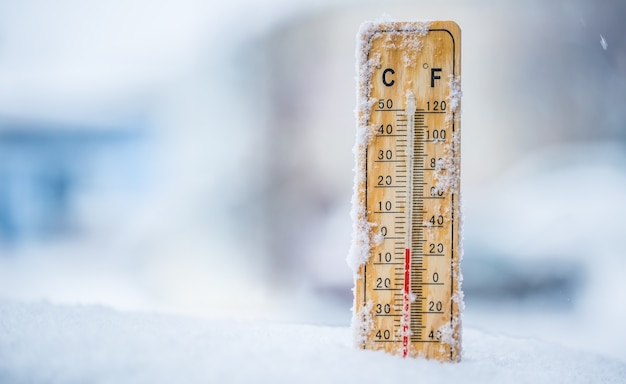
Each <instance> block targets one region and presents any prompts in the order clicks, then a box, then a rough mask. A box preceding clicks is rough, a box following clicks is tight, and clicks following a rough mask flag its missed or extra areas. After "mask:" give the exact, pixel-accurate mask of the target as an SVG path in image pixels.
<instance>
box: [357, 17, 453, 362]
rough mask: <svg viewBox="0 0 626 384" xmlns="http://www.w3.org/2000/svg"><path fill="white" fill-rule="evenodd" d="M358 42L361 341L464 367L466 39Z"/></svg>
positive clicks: (375, 37) (385, 35)
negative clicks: (462, 113)
mask: <svg viewBox="0 0 626 384" xmlns="http://www.w3.org/2000/svg"><path fill="white" fill-rule="evenodd" d="M358 44H359V47H358V48H357V60H358V72H359V73H358V88H359V89H358V97H359V102H358V104H359V105H358V108H357V115H358V121H359V122H358V133H357V145H356V147H355V154H356V163H357V167H356V173H357V176H356V185H355V199H354V201H353V205H355V207H354V208H353V219H354V221H355V244H353V248H354V253H356V255H357V256H351V257H353V258H355V257H356V258H357V259H358V258H359V256H358V255H359V253H360V254H361V256H360V260H357V262H355V263H354V265H353V267H354V269H355V288H354V308H353V311H354V316H353V331H354V332H355V333H356V336H355V337H356V343H357V345H358V346H359V347H360V348H363V349H370V350H385V351H387V352H389V353H392V354H397V355H400V356H404V357H425V358H432V359H437V360H442V361H459V360H460V357H461V340H460V338H461V337H460V336H461V335H460V325H461V324H460V310H461V309H462V306H463V298H462V293H461V290H460V280H461V274H460V269H459V264H460V258H461V256H462V251H461V248H460V226H461V217H460V216H461V214H460V209H459V180H460V174H459V169H460V96H461V91H460V74H461V56H460V49H461V46H460V44H461V31H460V29H459V27H458V25H457V24H456V23H454V22H450V21H433V22H396V21H391V22H368V23H365V24H363V25H362V26H361V30H360V32H359V42H358Z"/></svg>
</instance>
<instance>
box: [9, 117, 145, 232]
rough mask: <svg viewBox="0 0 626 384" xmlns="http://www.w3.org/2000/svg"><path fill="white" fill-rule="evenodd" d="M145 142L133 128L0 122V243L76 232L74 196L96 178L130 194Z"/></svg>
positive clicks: (137, 129) (139, 172)
mask: <svg viewBox="0 0 626 384" xmlns="http://www.w3.org/2000/svg"><path fill="white" fill-rule="evenodd" d="M145 141H146V135H145V134H143V130H142V129H140V128H138V127H130V128H129V127H127V126H124V127H115V128H109V129H104V128H101V127H97V128H94V127H89V126H72V125H64V124H54V123H31V122H9V123H6V122H5V123H0V242H1V243H5V244H14V243H17V242H27V241H36V240H43V239H49V238H55V237H60V236H66V235H68V234H71V233H73V232H75V231H77V230H80V229H81V228H80V223H77V222H76V220H74V216H75V208H76V204H77V198H78V197H79V195H80V193H84V192H85V191H89V189H90V188H92V189H93V188H97V186H98V185H99V183H98V182H97V181H98V179H102V180H104V182H105V183H108V184H109V185H108V186H107V189H111V188H112V189H113V190H117V191H118V192H119V191H122V195H123V194H124V193H127V194H128V193H132V186H133V179H137V177H134V176H137V175H139V174H141V173H142V168H143V167H145V165H144V164H143V162H142V160H141V154H142V153H143V151H142V150H141V149H142V147H143V144H144V142H145ZM129 172H130V173H129ZM111 175H118V176H117V177H113V178H111V177H110V176H111ZM124 175H125V176H126V177H119V176H124ZM129 176H130V177H129ZM111 183H112V184H114V185H110V184H111ZM100 184H101V183H100Z"/></svg>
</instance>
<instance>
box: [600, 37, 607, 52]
mask: <svg viewBox="0 0 626 384" xmlns="http://www.w3.org/2000/svg"><path fill="white" fill-rule="evenodd" d="M600 45H602V49H604V50H605V51H606V49H607V48H608V47H609V44H608V43H607V42H606V39H605V38H604V36H602V35H600Z"/></svg>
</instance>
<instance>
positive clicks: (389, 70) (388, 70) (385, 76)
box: [383, 68, 396, 87]
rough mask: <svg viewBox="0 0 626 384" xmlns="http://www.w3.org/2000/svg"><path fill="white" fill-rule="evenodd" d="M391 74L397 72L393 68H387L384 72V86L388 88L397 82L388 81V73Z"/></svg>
mask: <svg viewBox="0 0 626 384" xmlns="http://www.w3.org/2000/svg"><path fill="white" fill-rule="evenodd" d="M388 72H391V74H392V75H393V74H395V73H396V72H395V71H394V70H393V69H392V68H387V69H385V70H384V71H383V84H385V85H386V86H388V87H391V86H392V85H393V84H394V83H395V82H396V81H395V80H393V79H392V80H391V81H387V73H388Z"/></svg>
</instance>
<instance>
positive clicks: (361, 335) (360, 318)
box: [351, 300, 374, 347]
mask: <svg viewBox="0 0 626 384" xmlns="http://www.w3.org/2000/svg"><path fill="white" fill-rule="evenodd" d="M372 308H374V303H373V302H372V301H371V300H370V301H368V302H367V303H366V304H365V305H364V306H363V307H361V310H360V311H356V310H355V308H352V325H351V329H352V340H353V341H354V346H355V347H361V346H362V345H363V343H365V342H366V341H367V334H368V333H370V332H371V331H372V329H374V319H373V318H372Z"/></svg>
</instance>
